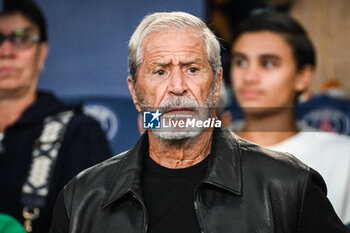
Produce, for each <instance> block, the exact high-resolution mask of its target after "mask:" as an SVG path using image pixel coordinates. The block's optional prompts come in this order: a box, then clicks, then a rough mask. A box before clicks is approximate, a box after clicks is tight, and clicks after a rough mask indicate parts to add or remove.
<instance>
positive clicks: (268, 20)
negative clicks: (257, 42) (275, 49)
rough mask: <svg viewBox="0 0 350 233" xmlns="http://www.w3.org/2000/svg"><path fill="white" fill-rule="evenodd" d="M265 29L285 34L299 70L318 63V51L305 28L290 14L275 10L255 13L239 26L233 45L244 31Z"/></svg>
mask: <svg viewBox="0 0 350 233" xmlns="http://www.w3.org/2000/svg"><path fill="white" fill-rule="evenodd" d="M265 30H266V31H270V32H275V33H278V34H281V35H282V36H284V38H285V39H286V42H287V43H288V44H289V46H290V47H291V48H292V50H293V55H294V58H295V61H296V64H297V69H298V70H301V69H303V68H304V66H305V65H307V64H309V65H312V66H315V65H316V56H315V53H316V52H315V49H314V46H313V44H312V42H311V40H310V39H309V37H308V35H307V33H306V31H305V29H304V28H303V27H302V26H301V25H300V24H299V23H298V22H297V21H296V20H295V19H293V18H292V17H291V16H289V15H288V14H283V13H278V12H274V11H260V12H256V13H253V14H252V15H251V16H249V17H248V18H247V19H246V20H245V21H243V22H242V23H241V24H240V25H239V26H238V28H237V30H236V31H235V33H234V37H233V40H232V43H231V44H232V46H233V45H234V43H235V42H236V40H237V39H238V37H239V36H240V35H242V34H243V33H246V32H258V31H265Z"/></svg>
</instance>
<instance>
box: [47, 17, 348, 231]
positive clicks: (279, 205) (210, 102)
mask: <svg viewBox="0 0 350 233" xmlns="http://www.w3.org/2000/svg"><path fill="white" fill-rule="evenodd" d="M129 68H130V76H129V77H128V86H129V89H130V93H131V96H132V98H133V101H134V103H135V106H136V109H137V110H138V111H139V112H141V113H142V114H143V123H144V127H145V128H146V132H145V133H144V134H143V135H142V136H141V138H140V139H139V141H138V142H137V143H136V145H135V146H134V147H133V148H132V149H131V150H129V151H126V152H124V153H122V154H119V155H117V156H115V157H113V158H111V159H109V160H107V161H105V162H103V163H101V164H99V165H96V166H94V167H92V168H90V169H88V170H86V171H84V172H82V173H80V174H79V175H78V176H77V177H76V178H75V179H73V180H72V181H71V182H70V183H69V184H68V185H67V186H66V187H65V188H64V189H63V191H62V193H61V195H60V196H59V198H58V200H57V203H56V209H55V214H54V223H53V225H52V227H51V232H52V233H63V232H65V233H66V232H70V233H93V232H94V233H97V232H123V233H124V232H130V233H131V232H132V233H137V232H148V233H156V232H162V233H164V232H167V233H169V232H170V233H173V232H174V233H175V232H176V233H179V232H181V233H195V232H205V233H209V232H261V233H262V232H266V233H267V232H269V233H271V232H289V233H292V232H293V233H296V232H305V233H306V232H307V233H311V232H317V233H320V232H339V233H340V232H348V230H347V228H346V227H345V226H344V225H343V224H342V223H341V221H340V220H339V218H338V217H337V216H336V214H335V213H334V210H333V208H332V205H331V204H330V203H329V201H328V199H327V197H326V194H325V193H326V186H325V184H324V182H323V179H322V177H321V176H320V175H318V173H317V172H315V171H313V170H312V169H310V168H308V167H307V166H306V165H304V164H303V163H301V162H300V161H298V160H297V159H296V158H294V157H293V156H291V155H288V154H284V153H278V152H273V151H270V150H267V149H264V148H262V147H259V146H258V145H256V144H252V143H249V142H246V141H244V140H241V139H238V138H236V137H235V136H234V135H233V134H232V133H231V132H230V131H229V130H227V129H225V128H223V127H221V123H220V121H219V120H218V119H216V118H215V116H216V113H215V106H216V103H217V101H218V96H219V92H220V82H221V79H222V68H221V62H220V44H219V42H218V40H217V39H216V37H215V36H214V34H213V33H212V32H211V31H210V30H209V29H208V27H207V26H206V25H205V23H203V21H201V20H200V19H199V18H197V17H195V16H192V15H190V14H187V13H183V12H172V13H154V14H151V15H148V16H146V17H145V18H144V19H143V21H142V22H141V23H140V25H139V26H138V27H137V29H136V31H135V32H134V34H133V35H132V37H131V39H130V42H129Z"/></svg>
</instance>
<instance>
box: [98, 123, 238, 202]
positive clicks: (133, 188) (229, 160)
mask: <svg viewBox="0 0 350 233" xmlns="http://www.w3.org/2000/svg"><path fill="white" fill-rule="evenodd" d="M212 140H213V141H212V148H211V156H210V157H211V158H210V160H209V165H208V170H207V173H206V175H205V177H204V179H203V181H202V182H203V183H208V184H211V185H214V186H217V187H219V188H223V189H225V190H228V191H230V192H233V193H235V194H237V195H241V187H242V185H241V183H242V181H241V150H240V147H239V143H238V140H237V139H236V138H235V136H234V134H233V133H232V132H230V131H229V130H228V129H226V128H216V129H214V132H213V139H212ZM147 150H148V136H147V133H144V134H143V135H142V136H141V137H140V139H139V140H138V142H137V143H136V145H135V146H134V147H133V148H132V149H131V150H130V151H127V152H125V153H122V154H120V155H117V157H120V161H119V162H117V163H115V164H114V165H113V166H114V167H113V169H112V170H113V171H115V173H114V174H113V175H112V177H110V178H111V179H110V182H109V187H107V193H106V197H105V199H104V202H103V206H102V207H103V208H104V207H106V206H108V205H109V204H111V203H112V202H114V201H116V200H118V199H119V198H120V197H122V196H124V195H125V194H127V193H132V194H133V195H136V196H138V197H139V198H141V196H142V191H141V172H142V164H143V156H144V155H145V154H146V151H147ZM116 159H117V158H116Z"/></svg>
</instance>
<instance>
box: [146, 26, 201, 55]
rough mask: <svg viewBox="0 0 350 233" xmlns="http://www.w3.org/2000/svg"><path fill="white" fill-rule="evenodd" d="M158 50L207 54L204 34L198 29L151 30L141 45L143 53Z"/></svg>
mask: <svg viewBox="0 0 350 233" xmlns="http://www.w3.org/2000/svg"><path fill="white" fill-rule="evenodd" d="M156 50H168V51H170V52H171V51H174V52H176V51H179V50H189V51H193V52H197V53H203V54H206V46H205V41H204V37H203V34H202V32H201V31H200V30H198V29H192V28H190V29H188V28H185V29H178V28H168V29H162V30H153V31H151V32H149V33H148V34H147V35H146V36H145V38H144V40H143V42H142V45H141V51H142V53H143V54H147V53H152V52H154V51H156Z"/></svg>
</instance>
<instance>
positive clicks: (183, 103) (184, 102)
mask: <svg viewBox="0 0 350 233" xmlns="http://www.w3.org/2000/svg"><path fill="white" fill-rule="evenodd" d="M172 107H185V108H191V109H197V108H199V104H198V102H197V100H196V99H195V98H194V97H193V96H169V97H167V98H165V99H163V100H162V101H161V102H160V104H159V108H160V109H161V110H162V112H166V111H167V110H168V109H170V108H172Z"/></svg>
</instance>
